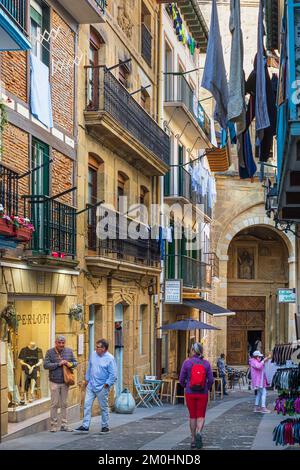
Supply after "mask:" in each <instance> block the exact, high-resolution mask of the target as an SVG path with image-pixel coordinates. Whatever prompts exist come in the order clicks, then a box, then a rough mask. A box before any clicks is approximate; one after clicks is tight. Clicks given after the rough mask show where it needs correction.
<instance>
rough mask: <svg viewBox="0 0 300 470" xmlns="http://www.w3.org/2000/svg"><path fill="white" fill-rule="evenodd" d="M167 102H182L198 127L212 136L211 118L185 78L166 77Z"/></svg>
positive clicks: (180, 76)
mask: <svg viewBox="0 0 300 470" xmlns="http://www.w3.org/2000/svg"><path fill="white" fill-rule="evenodd" d="M165 101H166V102H181V103H182V104H183V105H184V106H185V107H186V108H187V110H188V111H189V112H190V114H191V115H192V116H193V117H194V119H195V120H196V121H197V123H198V125H199V126H200V127H201V129H202V130H203V131H204V132H205V134H206V135H207V136H210V118H209V117H208V115H207V114H206V112H205V111H204V109H203V107H202V106H201V104H200V102H199V101H198V100H197V98H196V96H195V91H194V90H193V89H192V87H191V86H190V84H189V83H188V82H187V80H186V79H185V78H184V76H182V75H179V76H176V75H175V76H174V75H166V80H165Z"/></svg>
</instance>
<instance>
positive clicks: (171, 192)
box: [165, 167, 192, 201]
mask: <svg viewBox="0 0 300 470" xmlns="http://www.w3.org/2000/svg"><path fill="white" fill-rule="evenodd" d="M176 183H177V184H176ZM165 196H166V197H184V198H185V199H188V200H189V201H191V200H192V182H191V175H190V174H189V172H188V171H186V170H185V169H184V168H182V167H173V168H171V170H170V171H169V172H168V173H167V175H166V176H165Z"/></svg>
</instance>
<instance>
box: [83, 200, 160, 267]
mask: <svg viewBox="0 0 300 470" xmlns="http://www.w3.org/2000/svg"><path fill="white" fill-rule="evenodd" d="M96 211H97V209H96V208H94V209H91V210H90V211H89V212H90V214H89V221H88V222H89V223H88V248H89V250H92V251H94V252H96V253H97V256H99V257H101V258H102V257H104V258H108V259H111V260H116V261H119V262H120V261H126V262H128V263H133V264H138V265H142V266H148V267H159V264H160V246H159V242H158V241H157V240H152V239H151V238H150V231H149V237H148V238H147V239H141V238H139V239H137V240H134V239H132V238H130V237H129V235H127V234H128V229H129V224H134V225H135V229H136V230H137V231H138V230H139V226H140V224H139V222H138V221H134V220H133V219H130V218H129V217H126V216H123V215H121V214H120V213H118V212H111V211H109V212H108V214H109V217H110V218H111V221H112V224H114V227H115V229H114V230H112V231H111V232H107V238H106V239H101V238H99V237H98V236H97V222H98V221H99V220H100V219H99V218H98V217H97V214H96ZM103 238H104V237H103ZM91 256H93V255H91Z"/></svg>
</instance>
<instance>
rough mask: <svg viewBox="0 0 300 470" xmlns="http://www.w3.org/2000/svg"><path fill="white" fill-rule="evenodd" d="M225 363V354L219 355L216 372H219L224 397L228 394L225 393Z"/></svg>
mask: <svg viewBox="0 0 300 470" xmlns="http://www.w3.org/2000/svg"><path fill="white" fill-rule="evenodd" d="M226 367H227V366H226V362H225V354H223V353H222V354H221V355H220V357H219V358H218V360H217V368H218V371H219V376H220V378H221V379H222V382H223V393H224V395H228V393H227V392H226V384H227V381H226V374H227V371H226Z"/></svg>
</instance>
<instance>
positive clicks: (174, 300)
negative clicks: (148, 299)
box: [164, 279, 182, 304]
mask: <svg viewBox="0 0 300 470" xmlns="http://www.w3.org/2000/svg"><path fill="white" fill-rule="evenodd" d="M164 302H165V304H181V303H182V279H168V280H166V281H165V299H164Z"/></svg>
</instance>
